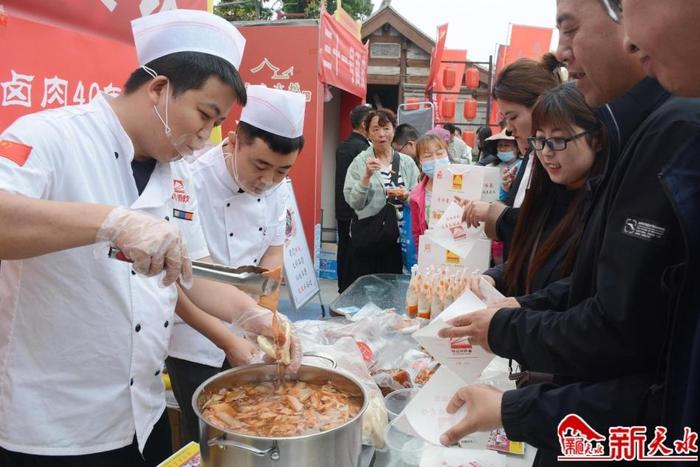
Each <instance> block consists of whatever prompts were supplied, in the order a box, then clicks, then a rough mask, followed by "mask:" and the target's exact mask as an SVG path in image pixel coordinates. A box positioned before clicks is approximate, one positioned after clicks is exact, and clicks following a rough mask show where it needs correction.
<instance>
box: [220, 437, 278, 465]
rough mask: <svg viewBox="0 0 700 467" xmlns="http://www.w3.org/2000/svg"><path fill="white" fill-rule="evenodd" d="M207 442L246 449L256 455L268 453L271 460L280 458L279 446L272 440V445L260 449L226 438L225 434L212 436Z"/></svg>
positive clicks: (224, 446) (222, 446)
mask: <svg viewBox="0 0 700 467" xmlns="http://www.w3.org/2000/svg"><path fill="white" fill-rule="evenodd" d="M207 444H208V445H209V446H217V447H220V448H237V449H242V450H244V451H248V452H250V453H252V454H255V455H256V456H260V457H263V456H267V455H268V454H269V455H270V459H272V460H273V461H278V460H280V450H279V447H278V446H277V441H273V442H272V446H270V447H269V448H268V449H265V450H262V449H258V448H256V447H253V446H249V445H247V444H243V443H239V442H237V441H233V440H230V439H226V438H225V435H224V436H219V437H218V438H212V439H210V440H209V441H208V442H207Z"/></svg>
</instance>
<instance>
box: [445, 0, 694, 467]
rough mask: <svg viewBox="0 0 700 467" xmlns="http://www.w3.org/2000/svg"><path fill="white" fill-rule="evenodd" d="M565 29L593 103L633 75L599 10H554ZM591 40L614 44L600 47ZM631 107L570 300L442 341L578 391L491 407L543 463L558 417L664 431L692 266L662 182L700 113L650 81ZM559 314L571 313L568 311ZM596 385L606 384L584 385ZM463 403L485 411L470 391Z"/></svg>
mask: <svg viewBox="0 0 700 467" xmlns="http://www.w3.org/2000/svg"><path fill="white" fill-rule="evenodd" d="M603 20H605V21H607V24H605V23H604V22H603ZM558 25H559V29H560V31H561V36H560V48H559V54H560V55H561V56H562V57H561V58H563V59H564V60H565V61H568V62H569V69H570V71H571V74H572V76H573V77H574V78H576V79H577V80H578V83H577V84H578V85H579V87H580V89H581V90H582V91H583V92H584V94H585V95H586V97H587V99H588V100H589V102H591V103H599V102H601V101H597V102H596V100H597V99H598V98H599V97H600V96H605V92H604V91H605V90H606V89H609V88H610V86H611V84H612V83H614V82H616V81H618V80H619V79H620V78H621V76H622V77H624V76H628V75H629V74H628V73H626V72H620V69H621V67H620V64H619V63H616V62H615V60H609V58H610V54H611V51H612V50H613V49H615V47H613V45H615V44H616V43H617V44H620V47H621V45H622V41H621V38H620V37H619V26H615V25H614V23H613V22H612V21H610V19H609V18H607V16H606V15H605V10H603V9H602V8H600V3H599V2H598V1H593V0H587V1H585V2H583V1H581V2H579V1H574V0H559V1H558ZM615 28H617V29H618V31H617V34H615V33H614V30H615ZM595 38H600V39H606V40H608V41H609V42H610V43H609V44H608V45H607V46H606V47H593V44H594V42H595ZM618 41H619V42H618ZM589 57H590V58H591V60H590V61H589V60H588V58H589ZM633 68H634V67H633ZM622 69H623V70H625V71H626V69H625V68H622ZM626 100H627V104H629V106H628V109H627V112H624V113H623V114H620V115H615V112H614V111H613V116H614V117H615V118H616V120H615V121H614V122H613V123H615V125H612V126H611V127H610V129H611V130H612V133H613V136H617V139H618V141H619V143H620V147H621V148H622V151H621V153H620V156H619V160H618V161H617V163H616V165H615V166H614V167H610V170H608V171H607V172H606V179H605V180H603V182H602V185H601V189H599V190H597V191H591V196H592V203H593V207H592V209H591V214H590V217H589V221H588V225H587V227H586V231H585V233H584V236H583V238H582V241H581V246H580V250H579V251H580V253H581V254H579V256H578V258H577V263H576V266H575V269H574V273H573V274H572V277H571V279H570V281H569V283H568V284H569V286H568V287H566V286H565V285H564V286H563V287H562V284H558V287H560V289H559V292H561V291H563V293H555V294H551V295H550V296H547V294H539V295H538V296H537V297H535V298H534V299H533V300H530V299H529V298H528V297H525V298H520V299H519V301H520V303H521V305H524V304H527V305H531V304H538V305H540V306H541V305H547V304H548V303H549V304H550V305H553V308H554V309H552V308H550V309H549V311H535V310H530V309H528V310H525V309H523V308H520V309H503V310H498V311H497V312H496V310H489V311H486V312H484V313H480V314H477V316H472V317H470V319H469V320H463V321H462V323H461V324H465V326H464V328H463V329H460V330H457V329H453V331H452V332H448V333H446V334H452V335H465V334H467V335H476V336H477V337H476V338H477V341H481V343H482V344H483V345H484V346H485V347H487V348H488V347H489V346H490V348H492V349H493V350H494V351H495V352H496V353H497V354H499V355H502V356H506V357H510V358H514V359H516V360H519V361H522V362H525V363H526V364H527V366H528V367H530V368H532V369H533V370H537V371H549V372H553V373H555V374H557V375H560V376H559V378H558V379H559V382H580V383H578V384H574V385H570V386H565V387H562V388H557V389H555V388H554V387H546V386H543V385H538V386H533V387H531V388H527V389H526V390H521V391H508V392H506V393H505V394H504V395H502V396H501V395H500V394H496V395H488V396H487V397H486V399H488V398H489V397H491V398H493V397H496V398H498V397H500V398H501V400H500V403H499V404H498V405H499V406H500V409H501V418H500V421H502V423H503V425H504V426H505V428H506V431H507V433H508V434H509V435H510V436H511V437H513V438H516V439H517V438H521V439H525V440H527V441H529V442H531V443H533V444H536V445H538V447H540V448H541V449H543V450H547V449H549V450H550V451H549V452H544V451H540V460H541V461H550V462H551V461H553V460H554V459H555V456H556V451H558V450H559V448H558V445H557V437H556V417H552V416H553V415H554V414H562V412H558V411H557V410H559V409H562V408H568V409H571V410H575V411H576V412H577V413H578V414H579V415H581V416H583V417H584V418H586V417H588V419H587V421H589V423H590V424H591V425H592V426H593V427H594V428H595V429H596V430H598V431H599V432H602V433H607V427H609V426H611V424H615V425H618V424H619V425H625V424H627V425H636V424H651V423H656V422H658V421H659V418H658V416H659V412H660V405H661V404H660V403H659V399H660V397H659V396H660V395H661V392H662V391H661V390H660V389H659V387H658V386H657V385H655V384H654V383H655V382H656V381H657V378H656V377H655V373H656V370H657V368H658V367H659V366H664V365H665V362H664V361H663V352H662V349H663V345H662V343H663V338H664V335H663V331H664V329H665V327H666V325H667V324H668V323H669V321H670V320H671V319H672V318H673V315H674V310H675V305H676V303H675V301H676V300H677V298H678V296H679V288H680V287H681V285H682V283H679V281H678V280H677V278H678V277H679V275H681V274H682V273H683V269H684V264H683V263H684V261H685V260H686V257H687V248H686V241H687V237H686V235H684V232H683V230H682V228H681V225H680V222H679V219H678V218H677V217H676V212H675V208H676V207H677V203H676V202H674V196H673V193H672V192H673V191H674V188H673V187H672V186H671V185H672V183H673V181H672V179H669V177H668V176H667V174H668V171H669V168H670V167H672V166H673V164H675V163H677V161H678V160H679V158H680V157H682V156H683V155H687V151H688V148H687V140H688V139H691V140H692V139H694V138H695V137H696V136H697V135H698V131H699V130H700V102H699V101H698V100H692V99H680V98H671V97H670V96H669V95H668V93H666V92H665V91H664V90H663V89H661V88H660V86H659V85H658V83H657V82H656V81H654V80H643V81H642V82H640V83H639V84H638V85H636V86H635V87H634V88H633V89H632V90H631V91H630V92H628V93H627V95H626ZM602 102H604V101H602ZM618 104H619V103H618ZM623 115H626V116H625V117H624V118H623ZM625 132H626V133H627V135H626V136H623V134H624V133H625ZM615 133H617V135H615ZM630 133H631V136H630ZM620 136H623V137H622V138H620ZM625 139H626V140H625ZM567 292H568V293H567ZM552 297H554V298H553V299H552ZM562 303H566V304H567V307H566V310H565V311H564V310H562V308H561V305H562ZM539 310H542V308H539ZM557 311H564V312H563V313H558V312H557ZM494 312H495V314H494ZM484 330H486V332H487V333H488V334H487V336H488V340H486V336H485V333H484ZM616 378H617V379H616ZM601 380H607V381H604V382H601V383H598V384H590V383H582V382H583V381H589V382H594V383H595V382H599V381H601ZM635 391H636V392H637V393H638V394H636V393H635ZM458 399H459V400H466V401H467V404H468V405H470V406H471V405H472V404H473V405H474V406H476V405H479V404H482V405H485V406H489V404H485V403H484V401H483V400H482V399H483V398H480V399H478V400H475V399H474V397H473V394H470V393H469V391H466V393H463V394H461V397H460V398H458ZM492 402H493V401H492ZM606 404H607V406H606ZM453 405H454V404H453ZM490 406H493V403H491V404H490ZM605 407H607V410H606V408H605ZM562 410H563V409H562ZM611 411H612V412H611ZM563 414H566V412H563ZM485 419H489V420H491V421H493V417H491V418H488V417H486V418H485ZM553 421H554V422H553ZM474 427H477V428H481V429H483V428H488V426H484V425H483V424H482V422H480V421H478V420H477V421H475V420H465V422H464V424H463V426H461V427H459V429H458V430H457V432H449V433H447V437H446V440H445V441H447V442H450V441H452V440H453V438H454V437H459V434H460V431H461V432H464V431H465V428H466V431H469V430H471V429H474ZM524 427H529V429H524ZM547 463H549V462H547Z"/></svg>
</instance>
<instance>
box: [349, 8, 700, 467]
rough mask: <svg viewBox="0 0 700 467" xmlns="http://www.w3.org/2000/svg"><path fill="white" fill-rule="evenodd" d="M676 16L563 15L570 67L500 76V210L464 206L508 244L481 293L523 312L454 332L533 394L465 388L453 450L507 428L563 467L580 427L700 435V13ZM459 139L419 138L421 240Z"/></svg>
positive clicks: (412, 202)
mask: <svg viewBox="0 0 700 467" xmlns="http://www.w3.org/2000/svg"><path fill="white" fill-rule="evenodd" d="M663 5H664V2H644V1H635V0H622V1H615V0H587V1H574V0H558V1H557V27H558V29H559V31H560V39H559V45H558V49H557V51H556V54H554V55H552V54H549V55H546V56H545V57H543V58H542V59H541V60H540V61H536V60H530V59H521V60H518V61H516V62H514V63H512V64H510V65H508V66H506V67H505V68H504V69H503V70H502V71H501V72H500V74H499V75H498V77H497V79H496V83H495V86H494V96H493V97H494V98H495V99H496V100H497V101H498V104H499V109H500V111H501V113H502V116H503V119H504V121H503V123H504V128H503V130H502V131H501V132H499V133H497V134H492V133H491V130H490V129H488V128H483V129H480V130H479V131H478V132H477V137H478V139H477V148H476V150H475V153H476V154H478V155H479V159H478V160H479V161H482V163H484V162H485V163H486V164H489V165H493V166H499V167H501V168H502V174H503V184H502V188H501V194H500V197H499V198H500V199H499V201H496V202H491V203H487V202H483V201H478V200H459V202H460V203H461V204H462V206H463V209H464V213H463V220H464V221H465V222H467V223H468V224H469V225H471V226H478V225H480V224H483V225H484V226H485V232H486V234H487V235H488V236H489V237H490V238H491V239H493V240H494V241H500V242H503V243H504V245H505V255H504V257H505V261H504V262H503V263H502V264H499V265H497V266H495V267H494V268H492V269H489V270H487V271H485V272H484V273H483V275H479V276H474V277H473V278H472V280H471V284H472V288H473V291H474V292H475V293H477V294H479V293H480V289H479V286H478V284H479V280H480V279H486V280H487V281H488V282H490V283H491V284H492V285H494V286H495V287H496V288H497V289H498V290H500V291H501V292H502V293H503V294H504V295H506V296H507V297H508V298H507V299H505V300H504V301H502V302H498V303H495V304H492V305H490V306H489V307H488V308H487V309H485V310H481V311H478V312H475V313H471V314H468V315H464V316H461V317H459V318H456V319H455V320H453V321H451V322H450V327H448V328H447V329H445V330H443V331H442V332H441V335H442V336H443V337H446V338H447V337H449V338H456V337H460V338H462V337H469V338H470V339H471V341H472V342H473V343H476V344H478V345H481V346H482V347H484V348H485V349H487V350H488V351H490V352H492V353H494V354H496V355H499V356H502V357H506V358H508V359H510V360H511V362H512V364H514V365H517V366H518V367H519V368H517V369H516V368H514V367H513V366H511V372H512V374H511V376H512V379H514V380H515V381H516V383H517V389H516V390H512V391H506V392H505V393H503V392H500V391H498V390H496V389H494V388H493V387H489V386H483V385H470V386H467V387H465V388H463V389H462V390H460V391H459V393H458V394H456V395H455V397H454V398H453V400H452V401H451V402H450V404H449V406H448V411H450V412H453V411H455V410H457V409H458V408H459V407H461V406H462V405H465V404H466V405H467V407H468V409H467V415H466V417H465V418H464V420H463V421H462V422H461V423H459V424H458V425H457V426H455V427H453V428H452V429H450V430H449V431H448V432H446V433H445V434H444V436H443V442H444V443H445V444H448V445H449V444H452V443H455V442H457V441H458V440H459V439H460V438H462V437H463V436H464V435H466V434H468V433H471V432H474V431H483V430H488V429H492V428H496V427H504V428H505V431H506V433H507V435H508V436H509V438H510V439H512V440H522V441H526V442H528V443H530V444H532V445H534V446H536V447H538V448H539V451H538V456H537V460H536V463H537V464H541V465H548V464H553V463H555V462H556V461H557V460H556V459H557V455H561V445H560V444H559V439H558V437H557V426H558V424H559V422H561V421H562V420H563V419H564V418H565V417H566V415H567V414H569V413H576V414H577V415H579V416H581V417H582V418H583V419H585V420H586V421H587V422H588V423H590V425H591V426H592V427H593V428H594V429H596V430H597V431H598V432H600V433H608V429H609V428H610V427H612V426H619V425H624V426H635V425H641V426H644V427H647V433H649V435H650V436H651V434H653V433H655V428H656V427H657V426H662V427H664V429H667V430H668V431H667V432H666V431H664V434H667V439H668V440H669V443H670V442H671V440H683V439H685V440H686V441H688V436H689V435H688V433H689V431H688V429H690V430H691V431H690V433H692V430H694V432H697V431H698V428H699V427H700V410H699V409H700V402H699V401H700V399H698V397H697V394H698V389H700V388H698V386H699V385H700V375H699V373H698V371H697V369H698V365H699V364H700V350H699V349H700V342H699V341H698V323H699V321H698V319H697V317H698V310H699V306H700V304H699V303H698V298H697V292H696V291H695V289H696V285H697V283H698V282H697V278H696V275H697V268H696V265H695V259H696V256H697V252H696V250H697V247H698V238H700V237H699V236H698V232H697V227H698V225H700V224H699V223H698V219H699V218H700V217H699V214H698V209H699V208H700V200H699V199H698V198H697V194H698V189H697V187H698V186H700V184H698V181H699V180H698V179H697V177H698V174H700V172H699V171H698V166H697V164H698V162H697V161H698V159H697V158H695V157H694V156H693V154H694V152H695V151H696V150H695V144H694V143H695V140H696V139H697V137H698V136H700V134H699V133H698V130H699V129H700V127H699V126H698V124H699V123H700V100H697V99H694V98H693V96H700V92H699V91H700V89H699V88H698V85H697V83H698V82H700V76H698V75H699V74H700V71H699V70H700V68H699V67H698V65H697V63H698V57H697V53H696V52H693V51H691V49H692V46H691V44H692V43H693V39H695V38H697V36H698V32H697V28H696V27H695V26H694V24H695V22H696V21H697V20H698V19H700V5H698V4H697V3H694V2H691V1H677V2H674V3H673V5H667V6H663ZM569 78H570V80H569ZM446 129H447V135H446V136H445V135H444V133H443V131H442V129H435V130H432V131H430V132H429V133H428V134H426V135H422V136H420V137H419V138H418V139H417V140H416V144H415V150H416V152H415V161H416V163H417V165H418V167H419V168H420V169H421V170H420V180H419V182H418V184H417V185H416V186H415V188H414V189H413V191H412V192H411V193H410V195H409V199H408V202H407V205H409V206H410V208H411V222H412V223H413V225H412V231H413V234H414V241H415V242H417V241H418V238H419V236H420V235H421V234H422V233H423V232H424V231H425V230H426V229H427V219H429V215H430V214H429V213H430V196H431V188H432V175H433V174H434V171H435V168H436V166H440V165H441V164H448V163H455V162H459V163H462V162H463V159H462V158H461V157H458V156H456V155H455V154H456V153H455V152H454V149H451V148H450V146H449V145H450V143H451V142H453V141H454V137H453V135H454V133H455V132H454V126H452V125H447V126H446ZM370 142H371V143H374V141H373V140H372V138H371V137H370ZM489 144H491V145H492V146H491V147H490V148H489V146H488V145H489ZM493 146H495V148H494V147H493ZM494 156H495V157H494ZM357 163H358V164H359V162H357ZM381 165H382V164H380V166H381ZM383 166H384V167H388V160H387V161H385V162H384V164H383ZM367 170H368V171H369V170H370V167H369V166H368V169H367ZM375 195H376V193H375ZM373 202H374V203H376V199H374V200H373ZM404 202H406V201H404ZM362 206H363V205H362V204H361V205H358V207H362ZM352 242H353V238H352V236H350V238H349V245H350V251H352ZM376 254H378V255H381V254H382V251H379V250H377V251H376ZM343 261H348V260H347V259H344V260H343ZM349 261H352V259H350V260H349ZM341 264H342V263H341ZM396 264H397V265H398V262H396ZM373 272H398V266H397V269H395V270H391V271H389V270H376V271H373ZM351 280H352V276H349V277H348V276H346V279H344V283H343V284H341V286H340V288H341V290H342V289H343V288H344V287H347V284H349V283H350V282H351ZM684 429H685V430H684ZM656 431H657V432H658V429H657V430H656ZM684 437H685V438H684ZM664 439H666V438H664ZM694 439H695V441H693V438H692V436H691V438H690V441H691V445H692V443H695V442H696V441H697V438H694ZM694 452H697V450H695V451H694Z"/></svg>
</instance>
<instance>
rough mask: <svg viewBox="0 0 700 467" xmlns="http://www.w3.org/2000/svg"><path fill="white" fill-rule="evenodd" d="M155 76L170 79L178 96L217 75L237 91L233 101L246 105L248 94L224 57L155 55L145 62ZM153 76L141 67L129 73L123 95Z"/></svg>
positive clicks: (171, 85)
mask: <svg viewBox="0 0 700 467" xmlns="http://www.w3.org/2000/svg"><path fill="white" fill-rule="evenodd" d="M146 66H147V67H148V68H151V69H152V70H153V71H155V72H156V74H158V75H163V76H165V77H167V78H168V79H169V80H170V89H172V93H173V96H175V97H177V96H178V95H179V94H182V93H183V92H185V91H189V90H190V89H200V88H201V87H202V86H204V83H205V82H206V81H207V80H208V79H209V77H211V76H216V77H217V78H219V79H220V80H221V81H223V82H224V83H226V84H227V85H229V86H230V87H231V88H232V89H233V91H234V92H235V93H236V100H237V101H238V103H239V104H241V105H246V102H247V101H248V97H247V94H246V90H245V84H244V83H243V79H241V75H240V74H239V73H238V70H236V68H234V66H233V65H231V64H230V63H229V62H227V61H226V60H224V59H222V58H219V57H216V56H214V55H210V54H206V53H201V52H175V53H172V54H168V55H164V56H162V57H159V58H156V59H155V60H152V61H150V62H148V63H147V64H146ZM151 79H153V77H152V76H151V75H150V74H148V73H147V72H146V70H144V69H143V68H137V69H136V70H134V71H133V72H132V73H131V76H129V79H128V80H127V81H126V84H124V94H131V93H132V92H134V91H136V90H137V89H138V88H140V87H141V86H143V85H144V84H145V83H147V82H149V81H150V80H151Z"/></svg>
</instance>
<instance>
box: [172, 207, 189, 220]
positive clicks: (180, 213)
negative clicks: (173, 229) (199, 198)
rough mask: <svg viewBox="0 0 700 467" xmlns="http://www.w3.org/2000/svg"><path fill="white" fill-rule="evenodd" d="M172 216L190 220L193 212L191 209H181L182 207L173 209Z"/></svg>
mask: <svg viewBox="0 0 700 467" xmlns="http://www.w3.org/2000/svg"><path fill="white" fill-rule="evenodd" d="M173 217H175V218H176V219H182V220H185V221H191V220H192V218H194V213H193V212H192V211H183V210H182V209H173Z"/></svg>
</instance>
